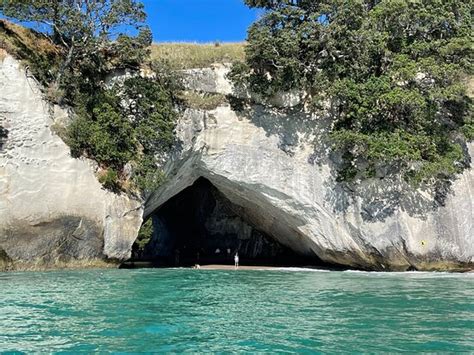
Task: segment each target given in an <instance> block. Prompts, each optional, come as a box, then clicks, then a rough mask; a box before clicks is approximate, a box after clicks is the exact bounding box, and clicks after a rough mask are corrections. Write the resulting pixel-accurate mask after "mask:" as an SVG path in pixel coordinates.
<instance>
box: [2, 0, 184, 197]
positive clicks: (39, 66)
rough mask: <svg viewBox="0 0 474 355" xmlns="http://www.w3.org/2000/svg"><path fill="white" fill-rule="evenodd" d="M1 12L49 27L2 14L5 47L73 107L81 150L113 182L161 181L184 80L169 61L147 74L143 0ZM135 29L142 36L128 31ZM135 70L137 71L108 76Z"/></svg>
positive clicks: (71, 139) (13, 0) (24, 4)
mask: <svg viewBox="0 0 474 355" xmlns="http://www.w3.org/2000/svg"><path fill="white" fill-rule="evenodd" d="M0 12H1V13H3V14H4V15H5V16H8V17H10V18H14V19H16V20H19V21H21V22H30V23H31V22H33V23H36V24H37V25H38V28H40V29H42V32H41V33H38V32H35V31H31V30H26V29H23V28H21V27H19V26H15V25H13V24H10V23H8V22H5V21H2V23H1V29H2V31H0V34H2V33H3V35H2V37H0V38H3V41H2V43H1V44H2V47H4V48H5V49H6V50H7V51H9V52H11V53H12V54H14V55H16V56H17V57H19V58H21V59H23V60H25V61H26V62H27V63H28V64H29V68H30V70H31V72H32V74H33V75H34V76H35V77H36V78H37V80H38V81H40V83H41V84H42V85H43V86H44V87H45V88H46V90H45V91H46V92H45V93H46V96H47V98H48V99H49V100H50V101H52V102H55V103H59V104H65V105H68V106H70V107H72V108H73V110H74V113H75V115H74V116H75V118H74V119H73V121H72V123H71V124H70V125H69V126H68V127H67V129H66V132H65V134H64V136H63V138H64V140H65V141H66V142H67V143H68V144H69V146H70V147H71V152H72V154H73V155H74V156H77V157H78V156H86V157H88V158H91V159H94V160H95V161H97V163H98V164H99V166H100V168H101V170H100V176H99V178H100V181H101V182H102V183H103V184H104V186H105V187H106V188H109V189H112V190H116V191H117V190H126V191H128V192H138V193H144V192H146V191H149V190H152V189H154V188H155V187H156V185H157V184H159V183H160V181H161V178H162V176H161V173H160V172H159V169H158V162H159V161H158V160H159V157H160V154H162V153H164V152H165V151H166V150H168V149H169V148H170V147H171V144H172V141H173V130H174V122H175V120H176V112H175V110H174V104H175V102H176V101H177V96H175V93H176V92H177V91H178V90H177V88H178V86H179V82H178V80H176V79H175V78H174V77H173V75H171V74H170V71H168V70H167V69H166V68H165V67H164V66H163V65H160V64H157V63H148V62H147V64H148V65H149V66H151V71H152V72H153V73H154V75H153V76H150V77H141V76H139V70H140V68H141V67H142V66H143V65H144V64H145V61H146V60H148V57H149V53H150V49H149V48H150V44H151V38H152V37H151V32H150V30H149V28H148V27H147V26H145V25H144V21H145V19H146V14H145V12H144V10H143V4H142V3H141V2H140V1H135V0H106V1H82V0H77V1H72V2H71V1H53V2H51V1H46V0H45V1H23V0H3V1H0ZM127 32H134V33H135V35H134V36H130V35H126V34H125V33H127ZM125 69H127V70H129V71H131V72H132V77H129V78H127V79H126V80H116V81H115V84H110V83H108V79H109V77H110V75H111V74H112V75H113V74H114V73H117V72H120V71H123V70H125Z"/></svg>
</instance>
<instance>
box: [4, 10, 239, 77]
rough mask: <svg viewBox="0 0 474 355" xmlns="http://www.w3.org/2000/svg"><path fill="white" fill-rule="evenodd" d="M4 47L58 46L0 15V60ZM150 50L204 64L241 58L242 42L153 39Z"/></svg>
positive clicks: (175, 62) (175, 64)
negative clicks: (201, 42)
mask: <svg viewBox="0 0 474 355" xmlns="http://www.w3.org/2000/svg"><path fill="white" fill-rule="evenodd" d="M5 51H7V52H9V53H10V54H12V55H14V56H16V57H17V58H21V59H27V58H31V57H32V56H36V57H37V56H48V57H51V56H55V55H57V54H59V51H60V50H59V48H57V47H56V46H55V45H54V44H52V43H51V41H50V40H49V39H48V38H47V37H46V36H44V35H42V34H41V33H39V32H37V31H34V30H32V29H28V28H25V27H23V26H20V25H17V24H14V23H12V22H10V21H7V20H3V19H0V60H1V59H3V58H2V57H3V56H4V55H5ZM150 52H151V55H150V60H166V61H167V62H169V64H170V65H171V67H172V68H173V69H177V70H180V69H194V68H205V67H209V66H210V65H211V64H214V63H233V62H236V61H242V60H244V58H245V43H208V44H198V43H154V44H152V46H151V48H150Z"/></svg>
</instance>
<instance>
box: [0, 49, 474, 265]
mask: <svg viewBox="0 0 474 355" xmlns="http://www.w3.org/2000/svg"><path fill="white" fill-rule="evenodd" d="M226 72H227V68H226V67H223V66H216V67H215V68H210V69H203V70H193V71H191V72H190V73H188V74H189V77H188V79H187V81H188V86H189V87H190V88H191V89H193V90H197V91H203V92H216V93H222V94H231V93H232V86H231V85H230V84H229V83H228V81H226V79H225V74H226ZM240 96H241V95H240ZM298 102H299V101H298V97H297V95H296V96H295V94H291V95H286V96H285V95H282V96H281V97H277V98H275V100H271V101H270V102H269V104H267V105H259V104H254V105H252V106H248V107H245V109H244V110H243V111H237V110H234V109H232V107H231V106H230V105H229V104H223V105H221V106H220V107H218V108H216V109H214V110H212V111H199V110H193V109H188V110H187V111H186V112H185V114H184V116H183V117H182V119H181V120H180V122H179V124H178V127H177V135H178V138H179V144H177V146H176V150H175V152H174V153H173V155H172V156H171V158H170V160H169V162H168V163H167V165H166V166H165V172H166V175H167V180H166V183H165V184H164V185H163V186H162V187H161V188H160V189H159V190H158V191H156V192H155V193H154V194H153V196H152V197H151V198H150V199H149V200H148V202H147V204H146V206H145V212H144V213H145V216H150V215H152V214H154V213H155V212H156V211H157V210H159V209H160V208H164V206H166V203H167V202H168V201H169V200H170V199H172V198H173V197H175V196H176V195H178V194H179V193H181V192H182V191H183V190H185V189H186V188H188V187H189V186H191V185H193V184H194V183H195V182H196V181H197V180H198V179H199V178H205V179H206V180H208V181H209V182H210V183H211V184H212V185H213V186H214V187H215V188H216V189H217V190H218V191H219V194H220V195H222V196H223V198H224V199H225V200H226V201H229V203H230V204H232V206H234V207H233V211H234V212H235V213H236V214H237V216H236V218H237V221H238V222H236V224H235V225H238V226H239V228H238V229H240V230H244V229H245V228H247V227H245V226H246V225H249V226H250V228H251V229H255V230H257V231H259V232H260V233H262V234H263V235H266V236H268V237H270V238H273V239H274V240H276V241H277V242H279V244H282V245H284V246H286V247H288V248H291V249H292V250H293V251H294V252H296V253H299V254H300V255H304V256H307V257H313V258H315V259H318V260H322V261H324V262H327V263H333V264H340V265H345V266H349V267H356V268H364V269H372V270H408V269H419V270H471V269H472V268H473V263H474V226H473V223H474V216H473V204H474V201H473V200H474V170H473V169H471V170H467V171H465V172H464V174H463V175H461V176H459V177H458V178H457V180H456V181H454V183H453V185H452V191H451V192H450V193H449V194H448V195H447V198H446V199H445V200H444V201H443V203H444V205H440V204H439V203H435V202H434V201H435V200H436V199H434V198H433V196H432V195H431V194H430V193H428V192H426V191H419V190H414V189H412V188H410V187H409V186H407V185H406V184H404V182H403V181H400V180H389V179H372V180H368V181H365V182H361V183H359V184H357V185H353V186H348V185H345V184H342V183H339V182H337V181H336V180H335V178H334V176H335V174H334V166H335V164H337V159H335V158H334V157H331V156H330V153H329V150H328V146H327V141H326V138H325V137H326V132H327V127H328V120H327V119H326V118H324V117H314V116H310V115H307V114H305V113H302V112H298V111H297V110H296V108H294V109H289V107H293V106H294V105H297V103H298ZM271 105H275V106H285V107H287V109H286V112H283V111H282V110H275V109H273V108H272V107H271ZM53 126H54V122H53V120H52V119H51V115H50V113H49V112H48V107H47V105H45V104H44V102H43V100H42V99H41V94H40V91H39V88H38V86H37V85H36V84H35V82H34V80H33V79H32V78H28V77H27V75H26V74H25V71H24V70H22V69H21V67H20V65H19V64H18V62H16V61H15V60H14V59H13V58H11V57H9V56H7V57H6V58H4V60H3V62H1V61H0V127H2V128H1V130H0V270H5V269H31V268H46V267H58V266H65V267H74V266H81V267H82V266H90V265H104V263H106V262H107V261H110V260H117V261H122V260H126V259H127V258H129V257H130V254H131V249H132V244H133V242H134V240H135V238H136V236H137V232H138V229H139V226H140V224H141V222H142V214H143V210H142V207H141V205H140V203H139V202H137V201H134V200H132V199H130V198H128V197H126V196H122V195H116V194H113V193H109V192H107V191H105V190H103V189H102V188H101V185H100V184H99V183H98V181H97V179H96V177H95V174H94V165H93V164H92V163H91V162H89V161H87V160H85V159H81V160H79V159H73V158H71V156H70V154H69V149H68V147H67V146H66V145H65V144H64V142H63V141H62V140H61V139H60V138H59V137H58V136H57V135H56V134H54V133H53V130H52V127H53ZM469 149H471V156H472V155H473V154H474V147H473V146H471V147H470V148H469ZM221 217H222V216H221ZM224 217H225V218H224V219H227V220H228V219H229V218H228V216H224ZM221 220H222V218H220V219H219V220H216V221H214V222H215V223H213V224H209V225H207V227H206V228H208V229H210V230H212V232H213V233H214V232H216V233H217V234H218V232H219V231H218V230H216V228H218V223H219V221H221ZM242 221H245V224H243V223H242ZM160 223H161V222H160V221H155V225H158V227H159V225H160ZM183 223H186V221H183ZM160 228H161V227H160ZM160 228H158V230H160ZM226 228H233V227H232V223H229V224H228V225H226V226H225V228H224V227H223V229H226ZM161 230H164V229H163V228H161ZM163 233H165V232H163ZM165 237H166V236H165ZM165 239H166V238H165ZM162 240H163V239H162ZM160 248H162V249H164V247H163V246H161V247H160Z"/></svg>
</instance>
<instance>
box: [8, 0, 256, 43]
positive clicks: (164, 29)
mask: <svg viewBox="0 0 474 355" xmlns="http://www.w3.org/2000/svg"><path fill="white" fill-rule="evenodd" d="M0 1H1V0H0ZM142 1H143V3H144V4H145V10H146V12H147V14H148V21H147V22H148V24H149V25H150V27H151V29H152V31H153V40H154V41H155V42H214V41H220V42H239V41H243V40H245V38H246V37H247V28H248V26H249V25H250V24H252V23H253V22H254V21H255V20H256V19H257V17H258V16H259V11H258V10H254V9H249V8H248V7H247V6H245V5H244V2H243V0H142ZM2 17H3V16H2V15H1V14H0V18H2ZM24 25H26V26H29V25H28V23H26V24H24ZM31 27H33V28H38V25H31ZM127 32H128V31H127Z"/></svg>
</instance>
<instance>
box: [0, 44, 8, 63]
mask: <svg viewBox="0 0 474 355" xmlns="http://www.w3.org/2000/svg"><path fill="white" fill-rule="evenodd" d="M6 57H7V51H6V50H5V49H3V48H1V47H0V62H3V60H4V59H5V58H6Z"/></svg>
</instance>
